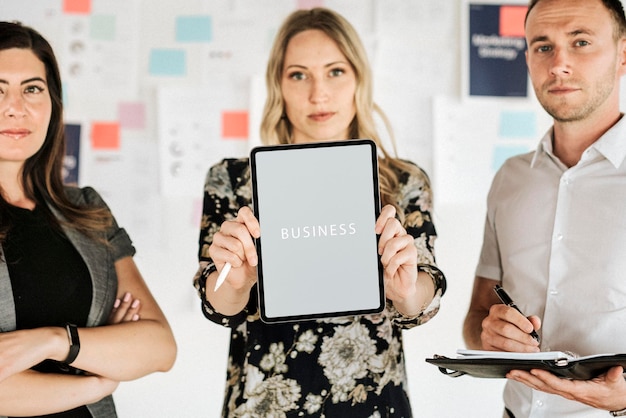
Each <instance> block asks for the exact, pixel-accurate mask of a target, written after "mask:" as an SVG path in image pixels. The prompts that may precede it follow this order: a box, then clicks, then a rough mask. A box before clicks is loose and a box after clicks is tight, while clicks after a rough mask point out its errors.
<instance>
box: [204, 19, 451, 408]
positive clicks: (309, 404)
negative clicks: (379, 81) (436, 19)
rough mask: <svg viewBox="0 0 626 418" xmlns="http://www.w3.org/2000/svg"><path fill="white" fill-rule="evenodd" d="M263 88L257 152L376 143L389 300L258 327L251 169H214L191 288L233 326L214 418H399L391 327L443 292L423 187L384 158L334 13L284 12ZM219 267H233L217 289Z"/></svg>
mask: <svg viewBox="0 0 626 418" xmlns="http://www.w3.org/2000/svg"><path fill="white" fill-rule="evenodd" d="M266 84H267V100H266V104H265V109H264V113H263V120H262V124H261V138H262V141H263V143H264V144H266V145H270V144H295V143H304V142H320V141H338V140H346V139H356V138H369V139H372V140H373V141H375V142H376V144H377V146H378V149H379V151H380V154H381V155H380V158H379V167H380V188H381V200H382V202H383V204H384V205H385V206H384V207H383V209H382V211H381V214H380V216H379V218H378V220H377V222H376V227H375V232H376V233H377V234H379V235H380V239H379V253H380V254H381V263H382V265H383V267H384V279H385V293H386V294H385V295H386V298H387V305H386V308H385V310H384V311H383V312H382V313H381V314H377V315H361V316H351V317H341V318H331V319H326V320H316V321H302V322H297V323H283V324H272V325H268V324H265V323H263V322H262V321H261V320H260V318H259V311H258V301H257V286H256V279H257V276H256V266H257V262H258V260H257V257H256V252H255V248H254V243H253V237H254V238H258V237H259V236H260V235H259V234H260V231H259V223H258V220H257V219H256V218H255V216H254V214H253V213H252V210H251V209H250V205H251V195H252V193H251V187H250V169H249V162H248V159H247V158H244V159H226V160H224V161H222V162H220V163H218V164H216V165H215V166H213V167H212V168H211V169H210V170H209V173H208V175H207V179H206V184H205V189H204V191H205V193H204V209H203V217H202V225H201V232H200V251H199V258H200V266H199V269H198V272H197V274H196V277H195V280H194V283H195V286H196V288H197V289H198V291H199V294H200V297H201V300H202V309H203V313H204V315H205V316H206V317H207V318H208V319H209V320H211V321H213V322H215V323H217V324H220V325H223V326H227V327H230V328H231V342H230V353H229V358H228V369H227V382H226V393H225V398H224V404H223V409H222V414H223V416H225V417H237V416H247V417H270V416H271V417H280V416H283V417H284V416H290V417H291V416H293V417H296V416H327V417H391V416H394V417H409V416H411V414H412V413H411V407H410V403H409V397H408V393H407V387H406V372H405V368H404V353H403V349H402V330H403V329H408V328H412V327H415V326H417V325H420V324H423V323H425V322H426V321H428V320H429V319H430V318H432V317H433V316H434V315H435V314H436V313H437V311H438V309H439V300H440V297H441V295H442V294H443V292H444V291H445V284H446V282H445V278H444V276H443V274H442V273H441V271H439V269H438V268H437V267H436V265H435V258H434V249H433V246H434V240H435V237H436V233H435V228H434V225H433V223H432V220H431V215H430V211H431V189H430V183H429V181H428V178H427V176H426V175H425V173H424V172H423V171H422V170H421V169H420V168H419V167H417V166H416V165H415V164H413V163H410V162H408V161H404V160H400V159H398V158H393V157H392V156H391V155H390V154H389V153H388V152H387V151H386V150H385V149H384V147H383V145H382V143H381V141H380V136H379V135H378V133H377V131H376V127H375V123H374V114H375V113H378V114H379V116H380V117H381V118H382V120H384V121H386V118H384V115H383V114H382V112H381V111H380V109H378V107H377V106H376V105H375V104H374V102H373V100H372V76H371V72H370V68H369V64H368V61H367V56H366V54H365V50H364V48H363V46H362V44H361V41H360V39H359V37H358V35H357V33H356V31H355V30H354V28H353V27H352V26H351V25H350V24H349V23H348V22H347V21H346V20H345V19H344V18H343V17H342V16H340V15H339V14H337V13H335V12H333V11H331V10H329V9H324V8H315V9H312V10H299V11H296V12H294V13H292V14H291V15H290V16H288V17H287V19H286V20H285V22H284V23H283V25H282V26H281V28H280V29H279V31H278V34H277V36H276V39H275V41H274V46H273V48H272V51H271V54H270V58H269V61H268V67H267V73H266ZM320 170H323V167H320ZM285 175H290V173H285ZM320 262H323V260H322V261H320ZM226 263H229V264H230V265H231V266H232V270H231V271H230V274H229V275H228V277H227V279H226V281H225V282H224V283H223V285H222V286H220V287H219V289H218V290H217V291H216V290H215V283H216V279H217V277H218V273H219V272H221V271H222V269H224V266H225V265H226ZM295 279H297V278H295ZM331 291H332V290H331Z"/></svg>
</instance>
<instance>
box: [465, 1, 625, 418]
mask: <svg viewBox="0 0 626 418" xmlns="http://www.w3.org/2000/svg"><path fill="white" fill-rule="evenodd" d="M525 29H526V42H527V45H528V51H527V53H526V60H527V65H528V70H529V74H530V78H531V80H532V84H533V87H534V90H535V94H536V96H537V99H538V100H539V102H540V103H541V105H542V106H543V107H544V109H545V110H546V111H547V112H548V113H549V114H550V115H551V116H552V118H553V120H554V125H553V127H552V128H551V129H550V131H549V132H548V133H547V134H546V135H545V136H544V138H543V139H542V140H541V142H540V143H539V146H538V147H537V149H536V151H534V152H531V153H529V154H525V155H520V156H516V157H513V158H511V159H509V160H508V161H507V162H506V163H505V164H504V165H503V166H502V168H501V169H500V170H499V171H498V173H497V174H496V176H495V178H494V180H493V184H492V187H491V190H490V192H489V196H488V200H487V217H486V223H485V233H484V240H483V248H482V251H481V255H480V259H479V263H478V267H477V269H476V278H475V281H474V289H473V294H472V300H471V304H470V308H469V311H468V314H467V317H466V318H465V323H464V329H463V334H464V338H465V342H466V344H467V346H468V347H469V348H472V349H484V350H498V351H518V352H536V351H540V350H541V351H557V350H560V351H573V352H575V353H577V354H579V355H591V354H599V353H622V352H626V118H622V116H623V114H622V113H621V112H620V109H619V90H620V79H621V77H622V75H623V74H625V73H626V19H625V17H624V10H623V8H622V4H621V3H620V1H619V0H532V1H531V2H530V5H529V8H528V13H527V16H526V27H525ZM496 284H500V285H502V286H503V287H504V288H505V289H506V291H507V292H508V293H509V294H510V296H511V297H512V299H513V300H514V301H515V302H516V304H517V305H518V307H519V308H520V310H521V311H522V312H524V313H526V314H527V315H530V316H529V317H528V318H526V317H525V316H524V315H522V314H520V313H519V312H518V311H516V310H515V309H513V308H511V307H508V306H506V305H504V304H502V303H500V300H499V299H498V297H497V295H496V293H495V292H494V290H493V288H494V285H496ZM533 330H535V331H537V332H538V333H539V334H540V335H541V342H538V341H536V340H535V339H533V338H532V337H531V335H530V333H531V332H532V331H533ZM622 373H623V369H622V367H619V366H617V367H613V368H611V369H610V370H609V371H608V372H607V373H606V374H604V375H602V376H599V377H597V378H595V379H592V380H589V381H572V380H568V379H560V378H558V377H556V376H554V375H552V374H551V373H549V372H546V371H540V370H534V371H532V372H523V371H519V370H514V371H511V372H510V373H509V374H508V375H507V377H508V378H509V379H510V380H509V381H508V382H507V385H506V387H505V391H504V402H505V406H506V412H505V417H515V418H525V417H533V418H534V417H549V418H554V417H586V418H587V417H607V416H609V414H608V413H607V411H612V412H611V414H613V416H626V381H625V380H624V378H623V376H622ZM620 414H621V415H620Z"/></svg>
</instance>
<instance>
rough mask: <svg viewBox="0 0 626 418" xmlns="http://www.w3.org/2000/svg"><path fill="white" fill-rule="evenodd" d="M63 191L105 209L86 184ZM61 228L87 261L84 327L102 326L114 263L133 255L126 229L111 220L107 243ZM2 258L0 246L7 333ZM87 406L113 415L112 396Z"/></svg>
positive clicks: (11, 317)
mask: <svg viewBox="0 0 626 418" xmlns="http://www.w3.org/2000/svg"><path fill="white" fill-rule="evenodd" d="M66 192H67V195H68V197H69V198H70V200H71V201H72V202H74V203H76V204H78V205H89V206H98V207H106V208H107V209H108V207H107V206H106V203H105V202H104V201H103V200H102V198H101V197H100V195H99V194H98V193H97V192H96V191H95V190H94V189H92V188H90V187H85V188H82V189H79V188H76V187H67V188H66ZM50 209H51V211H52V213H53V214H54V215H55V216H56V217H57V219H60V220H62V219H63V217H62V215H61V214H60V213H59V212H58V211H57V210H56V209H54V208H52V207H50ZM62 228H63V232H64V233H65V235H66V236H67V237H68V239H69V240H70V242H71V243H72V244H73V245H74V247H76V250H77V251H78V253H79V254H80V255H81V256H82V258H83V260H84V261H85V264H87V268H88V269H89V273H90V275H91V281H92V288H93V294H92V302H91V309H90V311H89V316H88V318H87V326H88V327H96V326H99V325H103V324H105V323H106V321H107V318H108V316H109V313H110V312H111V308H112V307H113V303H114V302H115V298H116V295H117V275H116V273H115V265H114V263H115V261H116V260H119V259H121V258H123V257H126V256H133V255H134V254H135V248H134V247H133V245H132V243H131V240H130V237H129V236H128V234H127V233H126V231H125V230H124V229H123V228H120V227H119V226H118V225H117V222H116V221H115V219H113V223H112V225H111V227H110V228H108V229H107V230H106V231H105V232H103V233H102V238H105V239H106V240H107V241H108V242H109V244H110V245H108V246H107V245H105V244H103V243H100V242H96V241H94V240H93V239H91V238H89V237H87V236H85V235H84V234H82V233H80V232H78V231H76V230H74V229H71V228H68V227H67V225H62ZM3 260H4V253H3V251H2V248H1V246H0V332H7V331H14V330H15V327H16V319H15V302H14V301H13V291H12V289H11V279H10V278H9V271H8V269H7V266H6V263H4V261H3ZM87 408H88V409H89V411H90V412H91V414H92V415H93V416H94V418H100V417H102V418H105V417H106V418H112V417H116V416H117V414H116V412H115V405H114V404H113V398H112V396H107V397H106V398H104V399H102V400H100V401H98V402H96V403H94V404H90V405H87ZM0 418H6V417H0Z"/></svg>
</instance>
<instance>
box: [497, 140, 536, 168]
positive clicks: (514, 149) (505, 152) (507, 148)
mask: <svg viewBox="0 0 626 418" xmlns="http://www.w3.org/2000/svg"><path fill="white" fill-rule="evenodd" d="M528 151H530V149H529V148H528V147H527V146H524V145H496V146H495V147H494V150H493V160H492V163H491V168H493V169H494V170H497V169H499V168H500V167H501V166H502V164H504V162H505V161H506V160H507V159H508V158H510V157H512V156H514V155H518V154H525V153H527V152H528Z"/></svg>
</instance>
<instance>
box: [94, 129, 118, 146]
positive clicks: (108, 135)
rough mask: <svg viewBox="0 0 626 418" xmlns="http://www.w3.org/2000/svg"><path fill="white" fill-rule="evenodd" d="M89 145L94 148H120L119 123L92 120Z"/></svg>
mask: <svg viewBox="0 0 626 418" xmlns="http://www.w3.org/2000/svg"><path fill="white" fill-rule="evenodd" d="M91 147H92V148H93V149H95V150H118V149H120V125H119V123H117V122H94V123H93V124H92V125H91Z"/></svg>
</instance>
